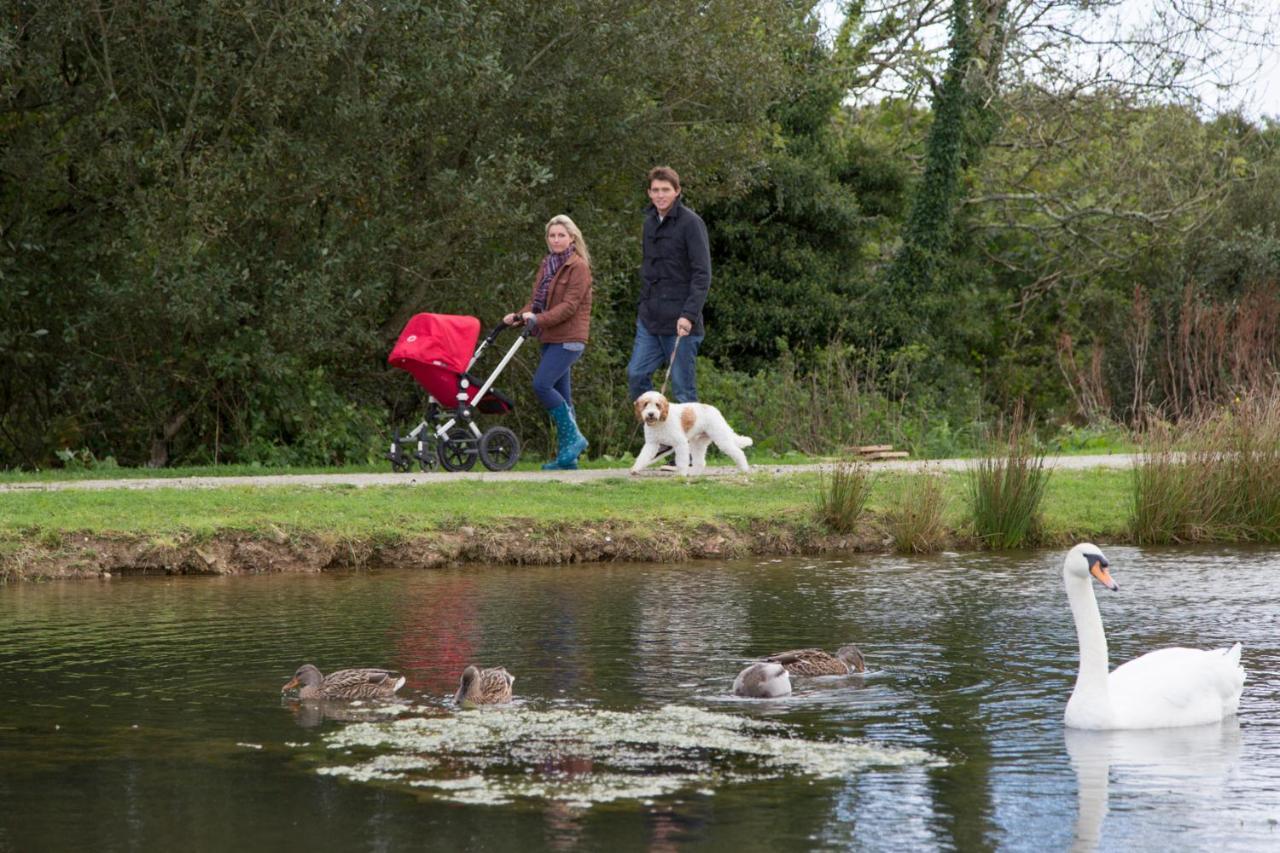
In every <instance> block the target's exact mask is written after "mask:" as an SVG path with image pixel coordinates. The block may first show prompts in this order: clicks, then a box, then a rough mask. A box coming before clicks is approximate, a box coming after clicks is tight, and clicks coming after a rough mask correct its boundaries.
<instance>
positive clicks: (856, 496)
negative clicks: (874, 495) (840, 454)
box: [816, 462, 875, 533]
mask: <svg viewBox="0 0 1280 853" xmlns="http://www.w3.org/2000/svg"><path fill="white" fill-rule="evenodd" d="M874 485H875V477H874V476H873V475H872V474H871V471H870V470H869V469H868V468H867V466H866V465H865V464H864V463H859V462H837V463H836V464H835V465H833V466H832V467H831V468H830V470H828V471H823V472H822V473H821V474H820V475H819V477H818V497H817V502H816V503H817V506H816V509H817V514H818V519H819V520H820V521H821V522H822V523H823V524H825V525H826V526H827V527H828V528H830V529H831V530H833V531H835V532H836V533H852V532H853V531H854V530H855V529H856V528H857V526H858V519H859V518H861V517H862V513H863V510H865V509H866V507H867V498H868V497H870V495H871V488H872V486H874Z"/></svg>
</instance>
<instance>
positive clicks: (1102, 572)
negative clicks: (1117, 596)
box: [1089, 561, 1120, 592]
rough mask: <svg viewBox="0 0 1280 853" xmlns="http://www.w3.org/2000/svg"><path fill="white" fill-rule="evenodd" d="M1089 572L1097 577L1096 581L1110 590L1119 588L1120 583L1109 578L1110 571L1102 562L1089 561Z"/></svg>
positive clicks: (1113, 590)
mask: <svg viewBox="0 0 1280 853" xmlns="http://www.w3.org/2000/svg"><path fill="white" fill-rule="evenodd" d="M1089 574H1091V575H1093V576H1094V577H1095V578H1097V579H1098V583H1100V584H1102V585H1103V586H1105V587H1106V588H1107V589H1109V590H1111V591H1112V592H1116V591H1118V590H1119V589H1120V584H1118V583H1116V582H1115V581H1113V580H1112V579H1111V572H1109V571H1107V567H1106V566H1104V565H1103V564H1102V563H1098V562H1093V561H1090V563H1089Z"/></svg>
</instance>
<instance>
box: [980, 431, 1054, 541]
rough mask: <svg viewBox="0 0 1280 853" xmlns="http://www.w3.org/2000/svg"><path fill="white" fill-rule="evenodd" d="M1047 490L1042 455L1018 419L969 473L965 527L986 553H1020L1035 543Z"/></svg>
mask: <svg viewBox="0 0 1280 853" xmlns="http://www.w3.org/2000/svg"><path fill="white" fill-rule="evenodd" d="M1048 484H1049V469H1048V468H1046V467H1045V464H1044V453H1043V452H1042V451H1038V450H1035V449H1034V447H1033V442H1032V436H1031V432H1030V430H1029V429H1028V428H1027V426H1026V424H1025V423H1024V422H1023V420H1022V417H1021V415H1020V413H1017V414H1015V417H1014V421H1013V424H1012V426H1011V427H1009V428H1008V429H1007V430H1002V431H1001V432H1000V433H998V434H997V435H996V437H995V438H994V439H993V440H992V441H991V442H990V443H989V444H988V447H987V450H986V452H985V453H984V454H983V455H982V456H981V457H979V458H978V460H977V462H976V463H975V464H974V465H973V466H971V467H970V468H969V476H968V492H969V512H970V516H969V518H970V522H971V524H972V525H973V531H974V535H975V536H976V537H977V538H978V540H979V541H980V542H982V543H983V544H984V545H986V546H987V547H989V548H1021V547H1024V546H1027V545H1033V544H1035V543H1036V542H1037V541H1039V539H1040V538H1041V535H1042V532H1043V529H1044V523H1043V515H1042V512H1041V504H1042V503H1043V501H1044V494H1045V489H1046V487H1047V486H1048Z"/></svg>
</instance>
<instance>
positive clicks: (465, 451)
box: [436, 427, 477, 471]
mask: <svg viewBox="0 0 1280 853" xmlns="http://www.w3.org/2000/svg"><path fill="white" fill-rule="evenodd" d="M436 451H437V455H439V457H440V464H441V465H442V466H444V470H446V471H470V470H471V469H472V468H474V467H476V458H477V456H476V439H475V436H473V435H472V434H471V431H470V430H468V429H464V428H463V427H456V428H454V429H451V430H449V435H448V436H447V437H445V438H444V439H443V440H442V441H440V442H438V443H437V444H436Z"/></svg>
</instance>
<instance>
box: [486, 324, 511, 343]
mask: <svg viewBox="0 0 1280 853" xmlns="http://www.w3.org/2000/svg"><path fill="white" fill-rule="evenodd" d="M510 328H513V327H511V326H508V325H507V324H506V323H504V322H502V321H501V320H499V321H498V325H496V326H494V327H493V331H491V332H489V334H487V335H485V338H484V339H485V343H490V344H491V343H493V342H494V341H496V340H497V339H498V335H500V334H502V331H503V329H510Z"/></svg>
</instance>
